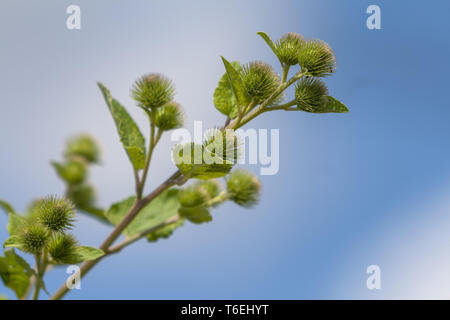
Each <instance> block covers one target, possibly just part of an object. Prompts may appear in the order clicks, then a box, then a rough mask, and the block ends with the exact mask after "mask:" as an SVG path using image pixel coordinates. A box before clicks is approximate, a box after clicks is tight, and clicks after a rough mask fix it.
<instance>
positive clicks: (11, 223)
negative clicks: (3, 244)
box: [6, 212, 25, 235]
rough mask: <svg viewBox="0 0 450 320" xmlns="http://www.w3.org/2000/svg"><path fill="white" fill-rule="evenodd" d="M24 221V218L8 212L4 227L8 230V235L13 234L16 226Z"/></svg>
mask: <svg viewBox="0 0 450 320" xmlns="http://www.w3.org/2000/svg"><path fill="white" fill-rule="evenodd" d="M24 222H25V218H24V217H22V216H20V215H18V214H16V213H13V212H10V213H9V215H8V224H7V225H6V229H7V230H8V232H9V234H10V235H13V234H15V233H16V230H17V228H18V227H19V226H20V225H21V224H22V223H24Z"/></svg>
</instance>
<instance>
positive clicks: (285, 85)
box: [225, 70, 303, 130]
mask: <svg viewBox="0 0 450 320" xmlns="http://www.w3.org/2000/svg"><path fill="white" fill-rule="evenodd" d="M301 77H303V73H302V71H301V70H300V71H299V72H297V73H296V74H295V75H294V76H293V77H292V78H291V79H289V80H288V81H287V82H284V83H281V84H280V85H279V86H278V88H277V89H276V90H275V91H274V92H273V93H272V94H271V95H270V97H269V98H267V99H266V100H265V101H264V102H263V103H261V104H260V105H259V107H258V108H255V109H253V110H252V111H251V112H249V113H248V114H247V115H246V116H245V117H244V118H243V119H242V121H241V120H240V119H235V120H233V121H232V122H231V123H229V124H228V125H227V126H226V127H225V128H226V129H234V130H236V129H238V128H240V127H242V126H243V125H245V124H246V123H248V122H250V121H251V120H253V119H254V118H256V117H257V116H258V115H260V114H261V113H263V112H266V111H270V109H268V110H264V109H266V108H267V106H268V105H269V104H270V103H272V101H273V100H274V99H275V98H276V97H278V96H279V95H280V94H281V93H282V92H283V91H284V90H286V89H287V88H288V87H289V86H290V85H292V84H293V83H294V82H295V81H297V80H299V79H300V78H301Z"/></svg>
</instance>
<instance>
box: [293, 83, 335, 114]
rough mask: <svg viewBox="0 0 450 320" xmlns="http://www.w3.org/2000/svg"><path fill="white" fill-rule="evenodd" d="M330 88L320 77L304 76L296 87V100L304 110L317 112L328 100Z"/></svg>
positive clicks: (298, 105)
mask: <svg viewBox="0 0 450 320" xmlns="http://www.w3.org/2000/svg"><path fill="white" fill-rule="evenodd" d="M327 95H328V89H327V86H326V85H325V83H323V82H322V81H321V80H319V79H314V78H310V77H307V78H302V79H301V80H300V81H298V83H297V86H296V87H295V102H296V103H297V107H298V108H299V109H301V110H303V111H307V112H316V111H318V110H320V108H321V107H322V106H323V105H325V104H326V103H327V102H328V98H327Z"/></svg>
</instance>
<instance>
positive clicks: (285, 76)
mask: <svg viewBox="0 0 450 320" xmlns="http://www.w3.org/2000/svg"><path fill="white" fill-rule="evenodd" d="M290 67H291V66H290V65H284V66H283V78H282V79H281V83H285V82H286V80H287V77H288V74H289V69H290Z"/></svg>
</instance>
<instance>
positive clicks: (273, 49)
mask: <svg viewBox="0 0 450 320" xmlns="http://www.w3.org/2000/svg"><path fill="white" fill-rule="evenodd" d="M256 34H257V35H259V36H261V38H263V39H264V41H265V42H266V43H267V45H268V46H269V47H270V49H272V51H273V53H275V55H276V56H277V57H278V54H277V49H276V47H275V43H274V42H273V41H272V39H270V37H269V36H268V35H267V33H265V32H262V31H260V32H258V33H256Z"/></svg>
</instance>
